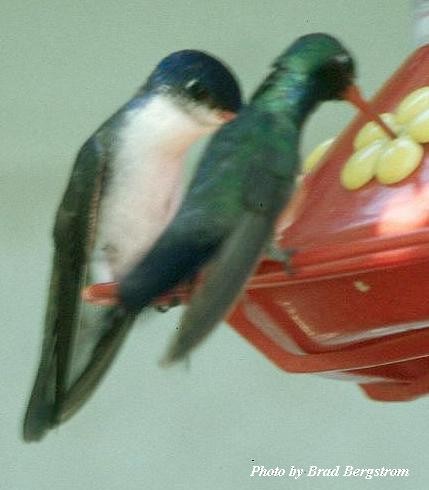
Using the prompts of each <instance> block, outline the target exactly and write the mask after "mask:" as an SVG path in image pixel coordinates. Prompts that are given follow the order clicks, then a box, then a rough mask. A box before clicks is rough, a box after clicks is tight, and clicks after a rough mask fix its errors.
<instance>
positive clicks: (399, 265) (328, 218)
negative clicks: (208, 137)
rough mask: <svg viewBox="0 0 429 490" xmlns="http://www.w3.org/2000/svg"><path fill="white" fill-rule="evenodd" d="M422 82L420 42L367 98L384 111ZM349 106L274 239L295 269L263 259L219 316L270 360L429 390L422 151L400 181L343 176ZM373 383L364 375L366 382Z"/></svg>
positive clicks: (384, 392)
mask: <svg viewBox="0 0 429 490" xmlns="http://www.w3.org/2000/svg"><path fill="white" fill-rule="evenodd" d="M425 85H429V47H428V46H426V47H424V48H421V49H419V50H418V51H416V52H415V53H414V54H413V55H412V56H411V57H410V58H409V59H408V60H407V61H406V62H405V63H404V65H403V66H402V67H401V68H400V69H399V70H398V71H397V72H396V73H395V74H394V75H393V77H392V78H391V79H390V80H389V81H388V82H387V83H386V85H385V86H384V87H383V89H382V90H381V91H380V92H379V94H378V95H377V96H376V97H375V98H374V99H373V101H372V104H371V105H372V107H373V108H374V109H375V110H376V111H377V112H378V113H383V112H393V111H394V110H395V108H396V107H397V105H398V104H399V102H400V101H401V100H402V99H403V98H404V97H405V96H406V95H408V94H409V93H410V92H412V91H414V90H416V89H417V88H420V87H422V86H425ZM366 122H367V121H366V120H365V119H364V118H363V117H358V118H356V120H355V121H354V122H353V123H352V124H351V125H350V126H349V127H348V128H347V129H346V130H345V131H344V133H343V134H342V135H341V136H340V137H339V138H337V140H336V143H335V145H334V146H333V147H332V149H331V150H330V151H329V153H328V154H327V155H326V157H325V158H324V162H323V163H322V165H321V166H320V169H319V170H318V171H316V172H315V173H314V174H312V175H311V176H309V177H307V178H306V180H305V181H304V183H303V186H302V188H301V190H300V191H299V195H297V196H296V199H295V203H294V205H293V206H292V209H293V211H292V214H293V221H292V224H291V225H290V226H286V224H285V223H287V222H290V218H291V216H290V215H291V209H290V208H289V211H288V213H287V216H286V218H285V220H284V221H283V223H284V224H282V221H280V223H279V227H278V235H279V243H280V244H281V246H282V247H284V248H293V249H295V250H296V253H295V255H293V258H292V267H293V270H294V274H293V275H287V274H286V273H285V272H284V271H283V269H282V266H281V265H280V264H278V263H275V262H269V261H265V262H262V263H261V265H260V267H259V269H258V271H257V272H256V274H255V275H254V277H253V278H252V279H251V280H250V282H249V284H248V287H247V290H246V294H245V296H244V297H243V299H242V300H241V301H240V302H239V304H238V305H237V306H236V308H235V309H234V311H233V312H232V313H231V315H230V317H229V323H230V324H231V325H232V326H233V327H234V328H235V329H236V330H237V331H238V332H239V333H240V334H241V335H243V336H244V337H245V338H246V339H247V340H249V341H250V342H251V343H252V344H254V345H255V346H256V347H257V348H258V349H259V350H261V351H262V352H263V353H264V354H265V355H266V356H267V357H268V358H269V359H271V360H272V361H273V362H274V363H275V364H276V365H277V366H279V367H280V368H282V369H285V370H286V371H291V372H313V373H317V372H319V373H326V374H329V375H335V376H336V377H342V378H350V379H352V380H355V381H357V382H359V383H361V384H363V387H364V390H365V392H366V393H367V395H368V396H370V397H371V398H374V399H380V400H406V399H412V398H415V397H416V396H421V395H422V394H426V393H427V392H429V375H428V374H427V373H429V329H428V328H427V327H428V326H429V301H428V298H429V151H428V146H429V145H425V148H424V150H425V153H424V160H423V163H422V164H421V166H420V167H419V168H418V169H417V170H416V171H415V172H414V173H413V174H412V175H411V176H410V177H408V178H407V179H406V180H404V181H403V182H400V183H399V184H395V185H391V186H384V185H381V184H379V183H377V182H376V181H373V182H370V183H369V184H367V185H366V186H364V187H363V188H361V189H360V190H358V191H348V190H346V189H345V188H343V187H342V185H341V183H340V179H339V174H340V170H341V168H342V166H343V165H344V163H345V162H346V160H347V159H348V157H349V156H350V155H351V153H352V151H353V146H352V143H353V139H354V137H355V135H356V133H357V132H358V130H359V129H360V128H361V127H362V126H363V125H364V124H365V123H366ZM367 383H372V384H367Z"/></svg>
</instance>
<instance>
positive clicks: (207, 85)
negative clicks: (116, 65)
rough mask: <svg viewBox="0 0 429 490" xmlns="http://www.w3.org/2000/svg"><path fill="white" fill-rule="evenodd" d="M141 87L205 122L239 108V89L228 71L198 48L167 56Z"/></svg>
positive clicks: (231, 115)
mask: <svg viewBox="0 0 429 490" xmlns="http://www.w3.org/2000/svg"><path fill="white" fill-rule="evenodd" d="M142 89H143V90H144V91H151V92H154V93H157V92H159V93H163V94H166V95H169V96H171V97H172V98H174V99H175V100H176V101H177V104H178V105H180V106H181V108H183V109H184V110H186V111H187V112H188V113H190V114H191V115H192V116H195V117H196V118H197V119H198V120H199V122H202V123H205V124H213V123H216V122H217V120H219V119H220V120H221V121H222V122H224V121H225V120H229V119H232V117H233V116H234V115H235V113H237V112H238V110H239V109H240V107H241V94H240V88H239V86H238V83H237V81H236V79H235V77H234V76H233V75H232V73H231V71H230V70H229V69H228V68H227V67H226V66H225V65H224V64H223V63H221V62H220V61H219V60H218V59H216V58H214V57H213V56H211V55H209V54H206V53H204V52H202V51H195V50H189V49H188V50H183V51H177V52H175V53H172V54H170V55H168V56H167V57H166V58H164V59H163V60H161V62H160V63H159V64H158V65H157V66H156V68H155V70H154V71H153V72H152V74H151V75H150V77H149V79H148V80H147V82H146V84H145V85H144V87H142ZM219 122H220V121H219Z"/></svg>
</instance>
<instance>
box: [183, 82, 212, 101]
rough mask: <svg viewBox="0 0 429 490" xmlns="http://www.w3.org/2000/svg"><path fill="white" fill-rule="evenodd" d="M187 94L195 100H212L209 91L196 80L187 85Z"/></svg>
mask: <svg viewBox="0 0 429 490" xmlns="http://www.w3.org/2000/svg"><path fill="white" fill-rule="evenodd" d="M185 89H186V92H187V93H188V94H189V95H190V96H191V98H192V99H194V100H205V99H209V98H210V94H209V92H208V90H207V89H206V88H205V87H204V86H203V84H202V83H201V82H200V81H199V80H198V79H196V78H193V79H192V80H190V81H189V82H188V83H187V84H186V85H185Z"/></svg>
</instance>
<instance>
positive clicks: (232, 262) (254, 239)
mask: <svg viewBox="0 0 429 490" xmlns="http://www.w3.org/2000/svg"><path fill="white" fill-rule="evenodd" d="M266 156H268V158H269V159H270V160H271V163H272V168H274V172H270V171H269V169H267V170H266V169H264V168H263V167H262V166H259V165H257V162H256V165H249V172H248V175H247V181H246V183H245V185H244V192H243V212H242V214H241V217H240V219H239V221H238V224H237V225H236V227H235V229H234V230H233V231H232V232H231V233H230V235H229V236H228V238H227V239H226V240H225V241H224V242H223V244H222V246H221V248H220V250H219V253H218V254H217V256H216V257H215V259H214V261H213V263H212V265H211V266H210V267H209V269H208V273H207V275H206V276H205V280H204V282H203V284H202V285H201V286H200V287H199V288H198V289H197V290H196V292H195V293H194V295H193V296H192V298H191V302H190V305H189V307H188V309H187V310H186V312H185V313H184V315H183V318H182V319H181V322H180V325H179V329H178V330H179V333H178V335H177V337H176V339H175V340H174V342H173V344H172V346H171V347H170V349H169V351H168V352H167V355H166V357H165V359H164V362H165V363H167V364H168V363H171V362H174V361H177V360H179V359H182V358H184V357H185V356H186V355H187V354H188V353H189V352H190V350H192V349H193V348H194V347H195V346H196V345H197V344H199V343H200V342H201V341H202V340H203V339H204V338H205V337H207V335H209V333H210V332H211V331H212V330H213V329H214V328H215V327H216V325H217V324H218V323H219V322H220V321H221V320H222V319H223V318H225V316H226V315H227V314H228V312H229V310H230V309H231V308H232V307H233V305H234V303H235V301H236V300H237V299H238V297H239V295H240V293H241V291H242V289H243V287H244V285H245V283H246V281H247V279H248V278H249V277H250V275H251V274H252V272H253V271H254V269H255V268H256V266H257V264H258V261H259V258H260V256H261V254H262V253H263V252H264V248H265V246H266V244H267V243H268V242H269V240H270V238H271V236H272V233H273V230H274V225H275V222H276V219H277V216H278V215H279V213H280V211H281V209H282V208H283V206H284V205H285V202H286V201H287V200H288V198H289V196H290V195H291V193H292V189H293V186H294V178H293V177H294V169H295V168H296V167H297V165H296V160H297V159H296V158H293V157H294V154H292V156H291V158H290V162H289V163H290V168H291V173H290V174H289V175H288V174H287V173H286V175H284V174H281V173H278V172H276V171H275V170H276V166H275V162H276V161H279V160H280V162H282V163H283V165H285V163H284V155H283V154H281V155H277V154H272V155H270V154H269V153H268V155H266ZM270 157H271V158H270ZM260 160H261V161H262V162H264V160H262V159H261V158H260Z"/></svg>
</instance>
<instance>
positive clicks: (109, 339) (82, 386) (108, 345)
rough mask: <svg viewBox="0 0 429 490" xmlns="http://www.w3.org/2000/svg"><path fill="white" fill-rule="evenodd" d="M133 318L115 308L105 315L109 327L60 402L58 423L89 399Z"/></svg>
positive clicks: (117, 350) (111, 360)
mask: <svg viewBox="0 0 429 490" xmlns="http://www.w3.org/2000/svg"><path fill="white" fill-rule="evenodd" d="M134 319H135V316H134V315H132V314H129V313H126V312H124V311H123V310H122V309H118V308H115V309H113V310H111V311H109V312H108V313H107V314H106V316H105V324H106V325H109V324H110V325H109V328H108V330H107V332H106V333H105V334H104V335H103V337H101V339H100V340H99V342H98V343H97V345H96V346H95V348H94V350H93V353H92V357H91V360H90V361H89V363H88V365H87V366H86V368H85V370H84V371H83V373H82V374H81V375H80V376H79V378H78V379H77V380H76V382H75V383H74V384H73V385H72V386H71V388H70V389H69V390H68V391H67V393H66V395H65V397H64V399H63V400H62V402H61V404H60V406H59V408H58V413H57V414H56V422H57V423H62V422H65V421H66V420H68V419H69V418H70V417H72V416H73V415H74V414H75V413H76V412H77V411H78V410H79V409H80V408H81V406H82V405H83V404H84V403H86V402H87V400H88V399H89V398H90V397H91V396H92V394H93V393H94V391H95V389H96V388H97V386H98V385H99V383H100V382H101V381H102V379H103V378H104V376H105V375H106V373H107V372H108V370H109V368H110V366H111V365H112V364H113V362H114V360H115V359H116V356H117V354H118V352H119V351H120V349H121V347H122V345H123V344H124V341H125V339H126V337H127V334H128V332H129V330H130V329H131V327H132V325H133V323H134Z"/></svg>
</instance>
